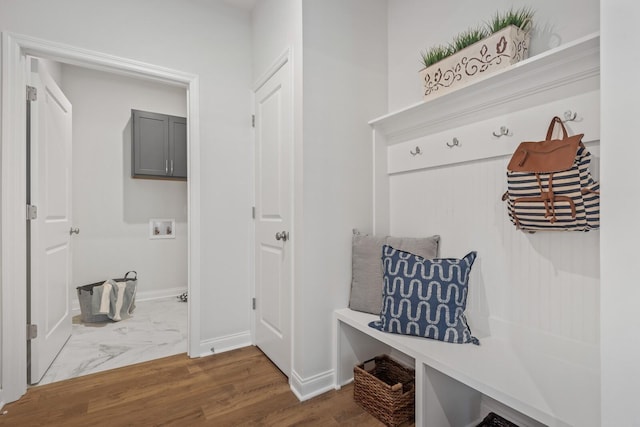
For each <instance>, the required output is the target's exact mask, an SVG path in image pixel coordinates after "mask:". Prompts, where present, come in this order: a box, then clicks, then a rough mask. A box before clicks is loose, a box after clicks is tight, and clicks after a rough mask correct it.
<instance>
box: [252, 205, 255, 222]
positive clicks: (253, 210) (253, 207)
mask: <svg viewBox="0 0 640 427" xmlns="http://www.w3.org/2000/svg"><path fill="white" fill-rule="evenodd" d="M251 218H253V219H256V207H255V206H251Z"/></svg>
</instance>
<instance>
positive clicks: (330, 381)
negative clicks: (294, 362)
mask: <svg viewBox="0 0 640 427" xmlns="http://www.w3.org/2000/svg"><path fill="white" fill-rule="evenodd" d="M289 386H290V387H291V391H292V392H293V394H295V395H296V397H297V398H298V400H300V401H305V400H308V399H311V398H313V397H316V396H319V395H321V394H322V393H326V392H328V391H331V390H335V381H334V372H333V369H331V370H329V371H326V372H321V373H319V374H316V375H313V376H311V377H309V378H302V377H301V376H300V375H299V374H298V373H297V372H296V371H295V370H292V371H291V377H290V378H289Z"/></svg>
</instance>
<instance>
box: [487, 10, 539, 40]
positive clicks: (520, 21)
mask: <svg viewBox="0 0 640 427" xmlns="http://www.w3.org/2000/svg"><path fill="white" fill-rule="evenodd" d="M534 14H535V12H534V11H533V9H530V8H528V7H523V8H522V9H518V10H513V9H509V10H508V11H506V12H503V13H500V12H496V14H495V15H493V17H492V18H491V20H490V21H489V22H487V23H486V26H487V30H488V31H489V32H490V34H493V33H497V32H498V31H500V30H502V29H503V28H507V27H508V26H509V25H515V26H516V27H518V28H520V29H521V30H525V27H527V26H528V25H531V19H532V18H533V15H534Z"/></svg>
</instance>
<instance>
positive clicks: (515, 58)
mask: <svg viewBox="0 0 640 427" xmlns="http://www.w3.org/2000/svg"><path fill="white" fill-rule="evenodd" d="M529 40H530V34H529V31H528V30H523V29H520V28H518V27H516V26H515V25H510V26H508V27H505V28H503V29H502V30H500V31H498V32H497V33H493V34H492V35H490V36H489V37H487V38H485V39H484V40H481V41H479V42H477V43H474V44H472V45H471V46H468V47H466V48H464V49H463V50H461V51H459V52H456V53H455V54H453V55H451V56H449V57H447V58H445V59H443V60H442V61H439V62H437V63H435V64H433V65H431V66H429V67H427V68H424V69H422V70H421V71H420V78H421V80H422V83H423V89H424V99H425V100H428V99H431V98H434V97H435V96H437V95H442V94H444V93H447V92H451V91H453V90H456V89H459V88H461V87H463V86H466V85H467V84H469V83H471V82H473V81H474V80H477V79H478V78H480V77H482V76H486V75H488V74H491V73H494V72H496V71H498V70H500V69H502V68H505V67H508V66H509V65H512V64H515V63H516V62H519V61H522V60H523V59H526V58H527V57H528V56H529Z"/></svg>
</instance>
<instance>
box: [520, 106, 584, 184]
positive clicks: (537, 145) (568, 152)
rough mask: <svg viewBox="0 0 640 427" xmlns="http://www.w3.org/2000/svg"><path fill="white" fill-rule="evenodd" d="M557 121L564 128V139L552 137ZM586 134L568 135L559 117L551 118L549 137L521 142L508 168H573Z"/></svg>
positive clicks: (530, 170)
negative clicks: (542, 139)
mask: <svg viewBox="0 0 640 427" xmlns="http://www.w3.org/2000/svg"><path fill="white" fill-rule="evenodd" d="M556 123H558V124H560V126H561V128H562V139H551V136H552V134H553V128H554V127H555V125H556ZM583 136H584V134H582V133H581V134H578V135H573V136H568V135H567V128H565V127H564V124H563V123H562V120H560V118H559V117H554V118H553V120H551V124H550V125H549V129H548V130H547V137H546V138H545V140H544V141H537V142H521V143H520V145H519V146H518V148H517V149H516V151H515V152H514V153H513V156H512V157H511V161H510V162H509V165H508V166H507V169H508V170H510V171H512V172H534V173H535V172H537V173H550V172H560V171H564V170H567V169H570V168H571V165H573V162H574V160H575V159H576V153H577V152H578V147H584V145H583V144H582V137H583Z"/></svg>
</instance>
